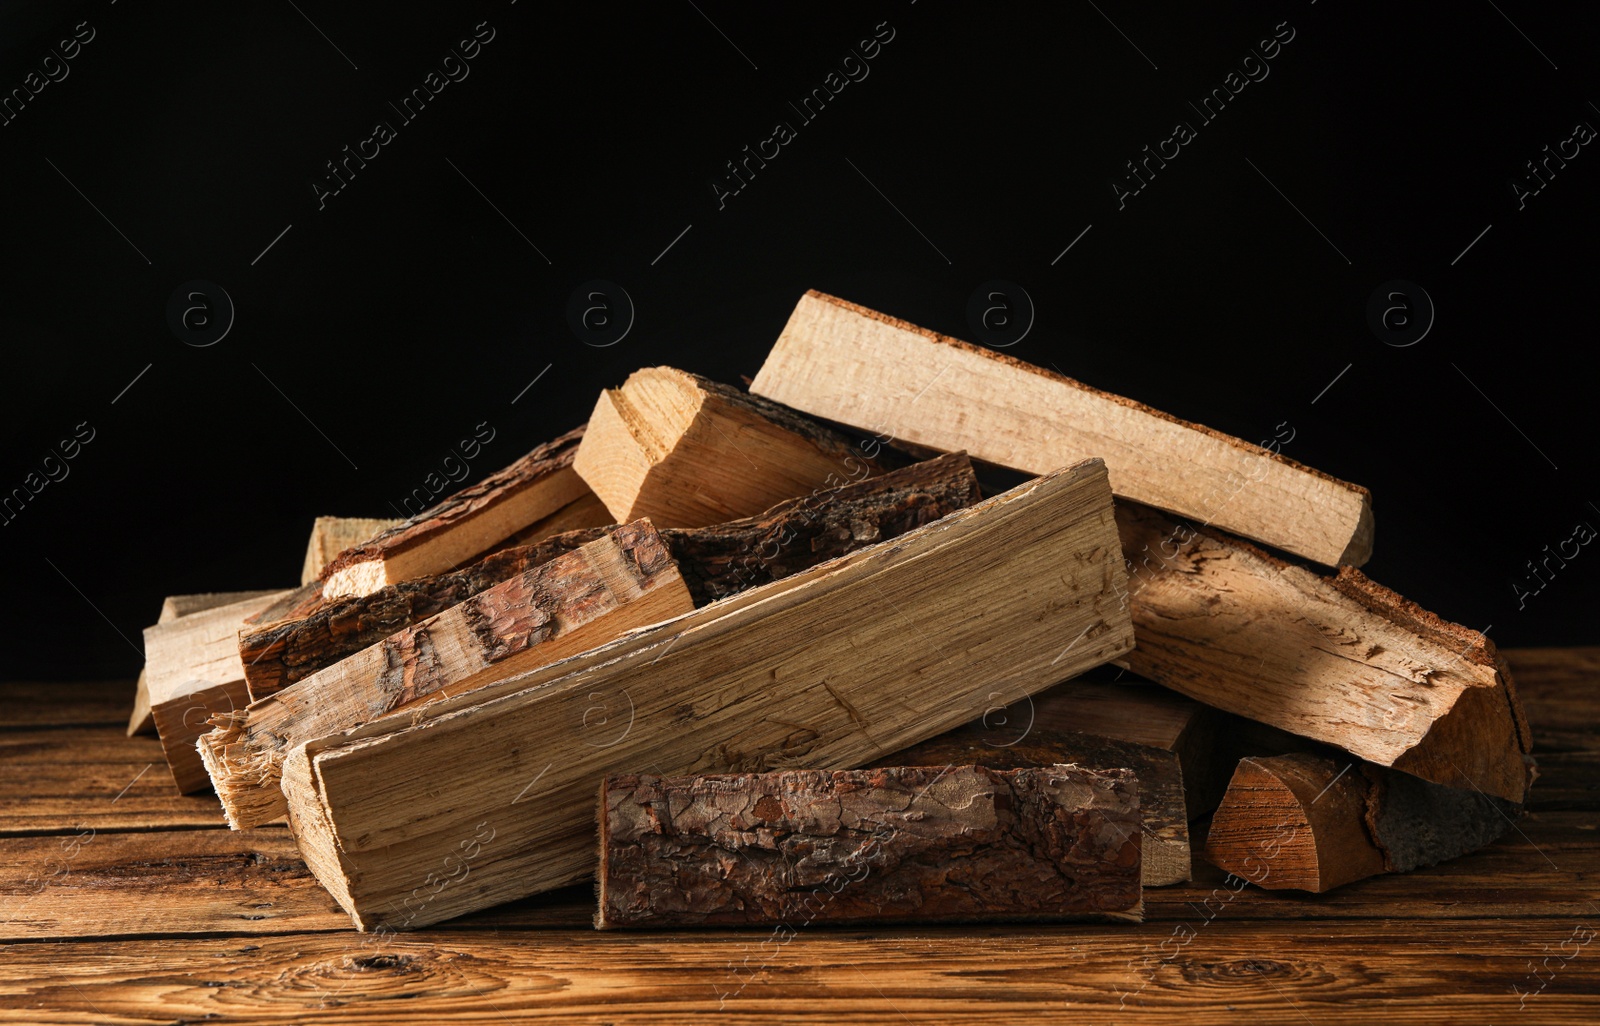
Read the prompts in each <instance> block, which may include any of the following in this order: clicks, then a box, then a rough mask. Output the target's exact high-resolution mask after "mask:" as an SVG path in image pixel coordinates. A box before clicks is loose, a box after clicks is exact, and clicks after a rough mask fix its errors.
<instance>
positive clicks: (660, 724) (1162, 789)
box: [130, 292, 1533, 929]
mask: <svg viewBox="0 0 1600 1026" xmlns="http://www.w3.org/2000/svg"><path fill="white" fill-rule="evenodd" d="M1280 441H1281V440H1280ZM1280 448H1281V445H1280V444H1279V443H1278V442H1274V443H1272V444H1269V445H1267V446H1266V447H1263V446H1259V445H1252V444H1248V443H1246V442H1243V441H1241V440H1239V439H1237V438H1232V437H1229V436H1227V435H1223V434H1221V433H1219V432H1216V431H1213V430H1211V429H1209V428H1205V427H1202V426H1200V425H1197V424H1191V423H1187V422H1185V421H1181V420H1178V419H1176V418H1174V417H1171V416H1168V415H1166V414H1163V413H1160V412H1158V411H1156V410H1152V409H1150V408H1148V407H1145V406H1142V405H1140V404H1138V403H1136V402H1133V401H1131V400H1128V399H1124V398H1121V397H1118V396H1114V395H1109V394H1107V393H1104V392H1100V391H1097V390H1095V389H1092V388H1089V387H1086V386H1084V385H1082V384H1079V383H1078V382H1076V381H1073V380H1071V379H1068V378H1065V377H1063V376H1061V375H1059V374H1056V373H1053V372H1051V371H1048V370H1042V369H1040V368H1038V367H1033V366H1030V365H1028V364H1025V363H1022V362H1019V361H1017V360H1015V359H1011V358H1009V357H1006V356H1003V355H1000V354H997V353H994V352H991V351H988V350H985V349H980V348H978V347H975V346H971V345H967V344H965V343H962V342H959V341H956V340H953V339H949V338H945V337H942V336H939V335H936V334H934V333H932V332H929V331H926V330H924V329H921V328H918V327H916V326H914V325H911V324H907V323H905V322H902V321H897V320H894V319H893V318H889V317H886V316H883V315H881V314H878V313H875V312H873V311H871V310H867V309H864V308H862V307H859V306H855V305H853V304H850V303H847V302H844V301H841V300H838V299H834V298H832V297H830V296H825V295H821V294H819V293H815V292H813V293H809V294H807V295H806V296H805V297H804V298H802V299H801V301H800V304H799V306H798V307H797V308H796V309H795V312H794V314H793V316H792V317H791V318H790V320H789V323H788V325H787V326H786V327H785V329H784V331H783V333H782V335H781V336H780V337H779V339H778V341H777V344H776V345H775V346H774V348H773V350H772V352H771V354H770V356H769V357H768V358H767V361H766V364H765V365H764V366H763V367H762V368H761V370H760V373H759V374H757V376H756V377H755V379H754V380H753V381H752V382H751V383H750V385H749V388H748V390H741V389H737V388H733V387H730V386H728V385H724V384H719V383H716V382H712V381H708V380H705V379H703V378H700V377H698V376H696V375H694V374H690V373H687V372H684V371H680V370H674V369H671V368H666V367H654V368H648V369H645V370H640V371H638V372H637V373H635V374H634V375H632V376H631V377H630V378H628V380H627V381H626V382H624V383H623V384H622V385H621V387H620V388H616V389H613V390H608V391H606V392H605V393H604V394H603V395H601V396H600V398H599V401H598V403H597V405H596V407H595V410H594V414H593V416H592V417H591V418H590V419H589V422H588V423H587V425H585V426H583V427H580V428H577V429H575V430H573V431H570V432H568V433H567V434H565V435H562V436H561V437H559V438H556V439H555V440H553V441H550V442H548V443H545V444H543V445H540V446H538V447H537V448H535V449H534V450H533V451H532V452H530V453H528V454H527V455H526V456H524V457H523V458H522V459H520V460H518V461H517V462H515V463H513V464H512V465H511V466H509V467H506V468H505V469H503V470H501V471H499V472H498V473H495V474H493V475H491V476H489V477H487V478H485V479H484V480H483V481H481V482H479V483H478V484H475V485H473V486H471V487H469V488H466V489H464V490H462V491H460V492H458V493H456V494H454V495H452V496H449V497H448V498H446V499H445V500H444V501H442V502H440V503H439V504H438V505H436V506H434V507H433V508H431V509H428V510H426V511H424V512H422V513H421V514H419V515H417V516H415V517H413V518H411V519H409V520H405V521H399V522H396V521H373V520H342V519H339V518H320V519H318V520H317V522H316V524H315V527H314V531H313V534H312V538H311V543H310V546H309V548H308V552H307V556H306V568H305V576H304V579H303V581H302V584H301V587H299V588H298V589H284V590H282V591H275V592H248V593H228V594H216V595H202V596H177V597H174V598H171V599H169V600H168V602H167V605H166V607H165V608H164V609H163V610H162V615H161V618H160V622H158V623H157V624H156V625H155V626H153V627H150V628H149V629H148V630H146V631H145V651H146V659H147V663H146V667H145V672H144V674H143V675H141V677H140V685H139V698H138V704H137V707H136V709H135V712H134V716H133V722H132V724H131V725H130V733H131V732H133V731H135V730H139V729H144V728H147V727H148V726H149V725H150V724H151V723H153V725H154V728H155V729H156V731H157V732H158V733H159V735H160V738H161V743H162V745H163V748H164V751H165V752H166V755H167V759H168V762H169V763H170V765H171V768H172V773H173V778H174V780H175V781H176V782H177V785H178V787H179V788H180V789H182V790H184V791H196V790H201V789H204V788H206V787H212V788H214V789H215V791H216V793H217V795H218V797H219V798H220V799H221V802H222V806H223V811H224V813H225V815H226V817H227V821H228V823H229V825H230V826H232V827H234V828H247V827H252V826H258V825H261V824H266V823H269V822H273V821H276V820H280V819H282V818H283V817H285V816H286V817H287V819H288V822H289V825H290V827H291V828H292V830H293V832H294V835H295V837H296V838H297V840H298V842H299V845H300V849H301V851H302V852H303V854H304V857H305V859H306V861H307V863H308V864H309V865H310V867H311V869H312V871H313V872H314V873H315V874H316V875H317V878H318V879H319V880H321V881H322V883H323V884H324V885H325V886H326V887H327V888H328V890H329V891H330V892H332V894H333V895H334V896H335V897H336V898H337V900H338V901H339V903H340V904H341V905H342V906H343V907H344V908H345V909H347V910H348V911H349V913H350V914H351V916H352V917H353V918H354V920H355V922H356V924H357V925H358V926H359V927H360V928H362V929H375V928H384V929H391V928H401V927H406V926H419V925H423V924H427V923H432V922H437V921H439V920H442V919H446V918H449V917H451V916H456V915H460V914H462V913H465V912H469V911H472V910H474V909H479V908H483V907H485V906H488V905H492V904H495V903H498V902H503V901H507V900H510V899H514V898H519V897H523V896H526V895H531V894H535V893H538V892H541V891H546V890H549V889H551V888H555V887H561V886H564V885H568V884H573V883H576V882H579V881H583V880H587V879H590V878H597V879H598V884H599V888H598V894H599V911H598V914H597V916H596V923H597V925H599V926H603V927H623V926H682V925H698V924H752V923H787V924H791V925H794V924H798V923H805V922H811V921H829V922H861V921H869V920H889V919H899V920H936V919H947V918H953V919H980V918H1004V919H1055V918H1077V917H1091V918H1103V919H1135V920H1136V919H1138V917H1139V915H1140V910H1141V898H1140V895H1141V889H1142V888H1143V887H1145V886H1161V885H1164V884H1172V883H1176V882H1180V881H1183V880H1187V879H1189V877H1190V872H1191V861H1192V859H1191V841H1190V831H1191V824H1194V825H1195V827H1196V828H1198V827H1200V826H1201V825H1202V824H1207V821H1208V820H1209V822H1208V827H1209V829H1208V831H1207V832H1206V836H1205V840H1204V842H1203V844H1201V843H1198V842H1197V843H1196V844H1195V845H1194V848H1195V849H1196V851H1197V852H1199V853H1200V854H1202V855H1203V856H1204V857H1205V858H1206V859H1208V860H1210V861H1211V862H1213V863H1215V864H1216V865H1218V866H1220V867H1222V868H1223V869H1226V870H1228V871H1230V872H1232V873H1234V874H1236V875H1237V876H1239V877H1242V878H1244V879H1245V880H1249V881H1251V882H1252V883H1255V884H1257V885H1259V886H1262V887H1267V888H1288V889H1297V890H1302V891H1312V892H1320V891H1324V890H1327V889H1328V888H1331V887H1336V886H1338V885H1340V884H1344V883H1348V882H1350V881H1353V880H1357V879H1360V878H1362V877H1367V876H1371V875H1374V874H1378V873H1390V872H1402V871H1405V870H1409V869H1412V868H1415V867H1417V866H1422V865H1428V864H1432V863H1436V862H1439V861H1442V860H1444V859H1448V858H1453V857H1455V856H1458V855H1461V854H1464V853H1466V852H1468V851H1471V850H1473V849H1475V848H1478V847H1481V846H1482V845H1484V844H1487V843H1488V842H1490V841H1492V840H1493V839H1494V838H1495V837H1497V836H1498V835H1499V834H1500V833H1501V831H1502V830H1503V829H1505V828H1506V826H1507V825H1508V824H1509V823H1510V822H1511V820H1512V819H1513V818H1514V817H1515V816H1516V815H1517V814H1518V813H1519V812H1520V810H1521V805H1522V802H1523V800H1524V797H1525V793H1526V790H1527V787H1528V785H1529V783H1530V781H1531V779H1532V775H1533V774H1532V768H1531V767H1532V762H1531V760H1530V759H1529V758H1528V756H1527V752H1528V747H1529V741H1528V729H1527V724H1526V722H1525V721H1524V718H1523V715H1522V711H1521V708H1520V706H1519V705H1518V701H1517V696H1516V692H1515V690H1514V688H1513V685H1512V682H1511V679H1510V676H1509V674H1508V673H1507V671H1506V668H1505V665H1504V664H1503V663H1502V662H1501V661H1500V659H1499V658H1498V657H1497V656H1496V654H1495V651H1494V648H1493V646H1492V645H1491V644H1490V643H1489V642H1488V641H1487V640H1486V639H1484V638H1483V637H1482V636H1481V635H1480V634H1478V633H1476V632H1473V631H1469V630H1466V629H1464V628H1462V627H1460V626H1457V625H1455V624H1452V623H1448V622H1445V621H1443V620H1441V619H1439V618H1438V617H1436V616H1434V615H1433V614H1431V613H1429V612H1427V611H1425V610H1423V609H1421V608H1419V607H1417V606H1416V605H1415V604H1413V603H1411V602H1408V601H1406V600H1405V599H1403V598H1401V597H1400V596H1398V595H1396V594H1394V593H1393V592H1391V591H1389V590H1387V589H1385V588H1383V587H1381V586H1379V585H1377V584H1375V583H1373V582H1372V581H1370V580H1368V579H1367V578H1366V577H1365V576H1364V575H1363V574H1362V573H1361V572H1360V571H1359V570H1357V569H1356V567H1357V566H1358V565H1360V564H1361V563H1363V562H1364V561H1365V560H1366V559H1367V557H1368V556H1369V554H1370V553H1371V549H1372V538H1373V518H1372V507H1371V502H1370V496H1369V494H1368V493H1367V491H1366V490H1365V489H1364V488H1361V487H1359V486H1357V485H1352V484H1349V483H1346V482H1344V481H1339V480H1336V479H1334V478H1332V477H1329V476H1328V475H1326V474H1323V473H1320V472H1318V471H1316V470H1313V469H1311V468H1309V467H1305V466H1302V465H1300V464H1298V463H1295V462H1293V461H1292V460H1289V459H1286V458H1284V457H1283V456H1282V455H1281V453H1280V452H1279V451H1278V450H1279V449H1280ZM941 454H942V455H941ZM1019 480H1020V481H1021V482H1022V483H1020V484H1016V483H1015V482H1016V481H1019ZM996 482H1000V483H999V484H998V485H997V484H996ZM1113 497H1115V500H1114V501H1113ZM1247 539H1248V540H1247ZM1269 550H1272V551H1269ZM1330 568H1336V569H1330ZM1106 664H1111V665H1110V666H1109V667H1106ZM1099 667H1106V669H1101V670H1097V669H1096V668H1099ZM1085 674H1087V676H1085ZM597 827H598V830H597ZM597 832H598V856H597V847H596V835H597Z"/></svg>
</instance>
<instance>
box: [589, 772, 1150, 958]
mask: <svg viewBox="0 0 1600 1026" xmlns="http://www.w3.org/2000/svg"><path fill="white" fill-rule="evenodd" d="M1139 799H1140V795H1139V786H1138V783H1137V782H1136V780H1135V778H1134V775H1133V774H1132V773H1131V772H1129V771H1128V770H1125V769H1110V770H1098V771H1097V770H1091V769H1085V768H1082V767H1078V766H1048V767H1040V768H1027V769H1013V770H1006V771H997V770H993V769H985V768H982V767H979V766H960V767H956V768H951V767H946V768H944V769H938V768H936V767H932V766H921V767H915V766H914V767H898V768H896V767H885V768H880V769H867V770H854V771H836V772H832V773H828V772H819V771H817V770H788V771H784V772H779V773H760V774H737V775H728V776H685V777H658V776H649V775H636V774H629V775H624V776H614V777H607V778H606V780H605V782H604V783H603V784H602V785H601V787H600V814H599V819H600V869H599V872H598V873H597V874H596V875H597V879H598V882H599V888H598V890H599V899H600V901H599V904H600V908H599V911H598V912H597V913H596V915H595V919H594V925H595V926H596V928H598V929H602V930H604V929H612V928H616V927H646V928H655V929H676V928H681V927H691V926H767V925H772V924H783V926H785V927H787V928H789V929H791V930H796V929H800V928H801V927H804V926H808V925H810V924H812V923H835V924H837V923H855V924H860V923H894V924H900V923H907V922H937V921H950V920H956V921H960V922H975V921H983V920H993V919H1001V920H1031V921H1041V920H1044V921H1049V920H1063V919H1104V920H1123V921H1130V922H1139V921H1140V919H1142V918H1143V913H1142V909H1143V906H1142V901H1141V892H1140V889H1139V855H1140V852H1139V848H1140V831H1139V826H1140V822H1139Z"/></svg>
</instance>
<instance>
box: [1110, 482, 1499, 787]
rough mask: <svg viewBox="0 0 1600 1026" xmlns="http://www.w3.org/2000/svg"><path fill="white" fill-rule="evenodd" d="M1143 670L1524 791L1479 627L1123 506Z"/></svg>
mask: <svg viewBox="0 0 1600 1026" xmlns="http://www.w3.org/2000/svg"><path fill="white" fill-rule="evenodd" d="M1117 525H1118V528H1119V531H1120V534H1121V538H1122V548H1123V552H1124V553H1125V554H1126V556H1127V558H1128V561H1129V566H1128V573H1129V577H1128V602H1129V606H1130V608H1131V610H1132V615H1133V622H1134V627H1135V629H1136V630H1137V631H1138V634H1139V645H1138V648H1137V649H1135V650H1134V651H1133V652H1132V653H1130V654H1129V655H1128V658H1127V660H1126V664H1127V666H1128V667H1129V668H1130V669H1132V670H1133V671H1134V672H1135V673H1138V674H1139V675H1141V676H1143V677H1147V678H1149V679H1150V680H1154V681H1157V682H1159V683H1161V684H1163V685H1165V686H1167V687H1170V688H1172V689H1173V690H1175V691H1180V692H1182V693H1183V694H1186V695H1188V696H1189V697H1191V698H1194V699H1196V700H1197V701H1201V702H1205V703H1207V704H1209V705H1213V706H1216V707H1217V708H1219V709H1223V710H1226V711H1228V712H1231V713H1236V714H1238V715H1240V716H1244V717H1247V718H1250V719H1253V720H1259V721H1261V722H1263V723H1266V724H1269V725H1271V726H1274V727H1278V728H1281V729H1283V730H1286V731H1289V732H1290V733H1293V734H1297V735H1300V736H1301V737H1306V738H1311V739H1313V740H1316V741H1322V742H1325V743H1327V744H1331V745H1334V746H1335V747H1338V748H1340V749H1343V750H1344V751H1346V752H1349V753H1350V754H1352V755H1356V756H1359V757H1360V758H1362V759H1366V760H1368V761H1370V762H1373V763H1376V764H1378V765H1380V766H1392V767H1394V768H1395V769H1400V770H1404V771H1406V772H1408V773H1413V774H1415V775H1417V776H1419V777H1423V778H1424V779H1427V780H1432V781H1434V782H1435V783H1440V784H1444V785H1446V786H1450V787H1460V788H1474V787H1475V788H1478V789H1480V790H1482V791H1484V792H1486V793H1488V794H1492V795H1497V796H1499V797H1501V798H1505V799H1507V800H1509V801H1514V802H1520V801H1522V800H1523V796H1524V792H1525V791H1526V788H1527V784H1528V776H1527V770H1526V767H1525V764H1524V758H1523V756H1524V754H1525V753H1526V752H1527V751H1528V749H1529V747H1530V745H1531V740H1530V738H1529V735H1528V732H1527V723H1526V721H1525V719H1524V717H1523V715H1522V711H1521V706H1520V704H1519V703H1518V701H1517V697H1516V689H1515V686H1514V684H1513V683H1512V680H1511V675H1510V672H1509V671H1508V670H1507V669H1506V667H1505V664H1504V663H1503V662H1502V661H1501V660H1500V658H1499V657H1498V656H1497V655H1496V653H1495V648H1494V644H1493V643H1492V642H1490V641H1489V640H1488V639H1487V638H1485V637H1483V636H1482V635H1481V633H1480V632H1477V631H1472V630H1468V629H1467V628H1465V627H1462V626H1460V625H1457V624H1453V623H1447V622H1445V621H1443V620H1441V619H1439V618H1438V617H1437V616H1434V615H1433V614H1432V613H1429V612H1428V611H1426V610H1424V609H1422V608H1421V607H1419V606H1417V605H1416V604H1415V603H1413V602H1408V601H1407V600H1405V599H1404V598H1402V597H1400V596H1399V595H1397V594H1395V593H1394V592H1392V591H1390V590H1389V589H1387V588H1384V587H1382V586H1380V585H1378V584H1376V583H1374V582H1373V581H1371V580H1369V579H1368V578H1367V577H1366V576H1365V575H1364V574H1362V573H1361V572H1360V571H1359V570H1356V569H1354V568H1352V567H1342V568H1340V570H1339V572H1338V574H1337V575H1336V576H1333V577H1324V576H1322V575H1319V574H1315V573H1312V572H1310V571H1308V570H1306V569H1303V568H1301V567H1298V566H1293V565H1291V564H1288V563H1285V562H1284V561H1283V560H1280V559H1277V558H1275V557H1273V556H1270V555H1268V554H1267V553H1265V552H1263V551H1261V550H1260V549H1258V548H1256V547H1255V546H1254V545H1251V544H1249V543H1247V542H1243V541H1240V540H1239V539H1236V538H1232V537H1229V536H1228V535H1226V534H1223V533H1222V532H1220V531H1215V530H1211V529H1209V528H1197V527H1191V526H1189V525H1187V524H1182V523H1179V522H1175V521H1173V520H1171V519H1169V518H1168V517H1166V516H1164V515H1162V514H1160V513H1158V512H1156V511H1154V510H1151V509H1148V508H1146V507H1140V506H1137V505H1135V504H1133V503H1126V502H1119V503H1118V504H1117Z"/></svg>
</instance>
